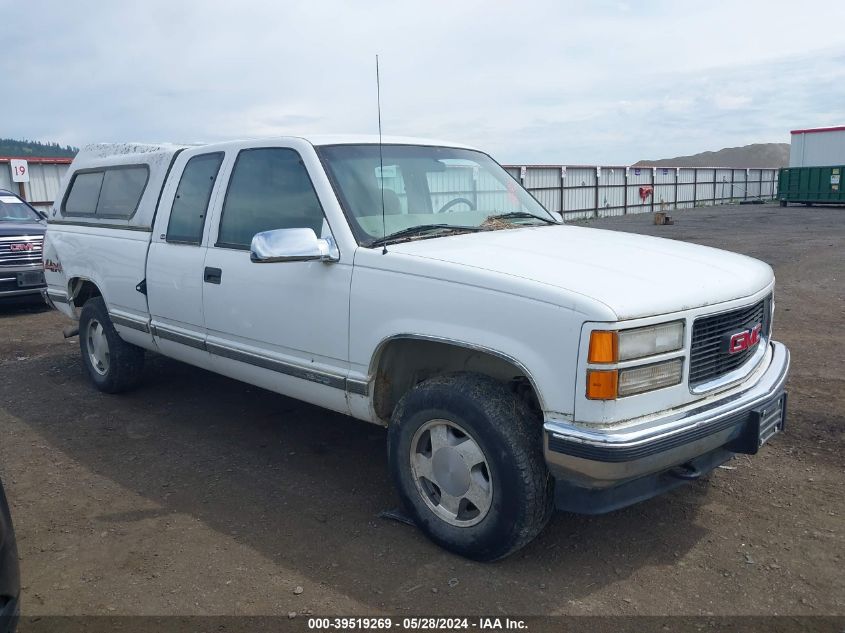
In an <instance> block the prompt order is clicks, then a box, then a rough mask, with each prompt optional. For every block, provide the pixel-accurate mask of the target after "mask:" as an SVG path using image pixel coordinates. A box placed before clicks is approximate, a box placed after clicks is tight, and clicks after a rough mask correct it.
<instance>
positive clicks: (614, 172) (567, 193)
mask: <svg viewBox="0 0 845 633" xmlns="http://www.w3.org/2000/svg"><path fill="white" fill-rule="evenodd" d="M505 169H507V170H508V172H510V174H511V175H512V176H513V177H514V178H516V179H517V180H519V181H520V182H521V183H522V185H523V186H524V187H525V188H526V189H528V191H530V192H531V194H532V195H533V196H534V197H535V198H537V200H538V201H539V202H540V203H541V204H542V205H543V206H544V207H546V208H547V209H549V210H550V211H556V212H558V213H561V214H563V217H564V219H566V220H579V219H585V218H593V217H609V216H618V215H626V214H629V213H650V212H654V211H669V210H673V209H689V208H692V207H700V206H707V205H714V204H731V203H737V202H740V201H743V200H753V199H757V198H762V199H773V198H774V197H775V196H776V195H777V178H778V169H777V168H772V169H731V168H721V167H624V166H595V165H590V166H587V165H507V166H505Z"/></svg>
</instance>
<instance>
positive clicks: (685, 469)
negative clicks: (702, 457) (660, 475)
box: [669, 462, 704, 480]
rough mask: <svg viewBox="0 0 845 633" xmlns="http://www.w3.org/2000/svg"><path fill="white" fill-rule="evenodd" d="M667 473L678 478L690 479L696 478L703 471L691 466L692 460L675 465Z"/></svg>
mask: <svg viewBox="0 0 845 633" xmlns="http://www.w3.org/2000/svg"><path fill="white" fill-rule="evenodd" d="M669 474H670V475H672V477H677V478H678V479H686V480H692V479H698V478H699V477H701V476H702V475H703V474H704V473H703V472H701V471H700V470H698V468H696V467H695V466H693V464H692V462H687V463H686V464H681V465H680V466H675V467H674V468H673V469H672V470H670V471H669Z"/></svg>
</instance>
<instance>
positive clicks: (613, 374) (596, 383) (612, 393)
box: [587, 369, 619, 400]
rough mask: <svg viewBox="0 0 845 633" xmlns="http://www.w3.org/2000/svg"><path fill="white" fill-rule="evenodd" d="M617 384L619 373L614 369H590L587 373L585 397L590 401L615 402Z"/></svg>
mask: <svg viewBox="0 0 845 633" xmlns="http://www.w3.org/2000/svg"><path fill="white" fill-rule="evenodd" d="M618 382H619V372H618V371H617V370H616V369H613V370H610V371H605V370H598V369H591V370H589V371H588V372H587V397H588V398H589V399H590V400H615V399H616V389H617V384H618Z"/></svg>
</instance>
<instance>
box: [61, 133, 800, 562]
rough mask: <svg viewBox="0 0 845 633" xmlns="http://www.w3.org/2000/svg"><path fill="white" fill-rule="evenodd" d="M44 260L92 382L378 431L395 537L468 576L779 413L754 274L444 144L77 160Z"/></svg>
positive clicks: (121, 152) (170, 151) (761, 292)
mask: <svg viewBox="0 0 845 633" xmlns="http://www.w3.org/2000/svg"><path fill="white" fill-rule="evenodd" d="M44 260H45V269H46V271H47V272H46V277H47V284H48V289H47V291H46V296H47V297H48V300H49V301H50V302H51V303H52V304H53V305H54V306H55V307H56V308H57V309H59V310H61V311H62V312H64V313H65V314H66V315H68V316H69V317H72V318H74V319H78V320H79V332H80V349H81V352H82V358H83V361H84V364H85V366H86V368H87V372H88V374H89V375H90V377H91V380H92V381H93V383H94V385H95V386H96V387H97V388H99V389H100V390H102V391H106V392H110V393H111V392H118V391H122V390H125V389H128V388H130V387H133V386H135V385H136V384H137V383H138V382H139V380H140V379H141V376H142V368H143V364H144V354H145V352H146V351H152V352H157V353H160V354H164V355H166V356H170V357H172V358H175V359H178V360H181V361H185V362H188V363H191V364H193V365H197V366H199V367H203V368H206V369H209V370H211V371H215V372H218V373H221V374H224V375H227V376H231V377H233V378H236V379H238V380H242V381H244V382H247V383H250V384H253V385H257V386H260V387H264V388H266V389H270V390H272V391H276V392H278V393H281V394H285V395H287V396H291V397H294V398H298V399H301V400H305V401H307V402H311V403H314V404H318V405H321V406H323V407H326V408H328V409H332V410H335V411H339V412H342V413H345V414H348V415H351V416H354V417H356V418H359V419H362V420H367V421H369V422H373V423H375V424H381V425H384V426H387V427H388V456H389V464H390V470H391V473H392V476H393V479H394V481H395V484H396V487H397V489H398V491H399V494H400V496H401V498H402V501H403V502H404V504H405V506H406V507H407V509H408V511H409V512H410V514H411V516H412V517H413V519H414V521H415V522H416V524H417V525H418V526H419V527H420V528H421V529H422V530H423V531H424V532H425V533H426V534H428V536H429V537H431V538H432V539H433V540H434V541H436V542H437V543H439V544H440V545H442V546H444V547H446V548H448V549H450V550H453V551H455V552H458V553H460V554H463V555H466V556H469V557H472V558H476V559H480V560H492V559H496V558H500V557H503V556H506V555H507V554H509V553H511V552H513V551H515V550H516V549H518V548H520V547H522V546H523V545H525V544H526V543H528V542H529V541H531V539H533V538H534V537H535V536H536V535H537V534H538V533H539V532H540V530H541V529H542V528H543V526H544V525H545V523H546V522H547V520H548V518H549V516H550V514H551V510H552V508H553V506H554V505H557V507H558V508H563V509H566V510H570V511H577V512H588V513H598V512H606V511H609V510H612V509H615V508H619V507H622V506H625V505H628V504H630V503H633V502H635V501H639V500H641V499H645V498H647V497H651V496H653V495H655V494H657V493H660V492H663V491H665V490H668V489H670V488H673V487H675V486H677V485H680V484H681V483H683V482H684V481H686V480H689V479H693V478H697V477H699V476H701V475H702V474H704V473H707V472H708V471H710V470H712V469H713V468H715V467H716V466H717V465H718V464H721V463H722V462H724V461H725V460H727V459H729V458H730V457H731V455H732V454H733V453H736V452H742V453H755V452H757V450H758V448H759V447H760V446H761V445H762V444H763V442H765V441H766V440H767V439H768V438H769V437H770V436H771V435H773V434H774V433H775V432H777V431H778V430H780V429H781V428H782V426H783V423H784V419H785V418H784V411H785V403H786V395H785V393H784V382H785V380H786V375H787V370H788V365H789V353H788V351H787V349H786V348H785V347H784V346H783V345H781V344H779V343H776V342H774V341H772V340H771V338H770V332H771V324H772V309H773V301H772V292H773V288H774V276H773V274H772V270H771V268H769V266H767V265H766V264H763V263H761V262H759V261H756V260H753V259H750V258H748V257H744V256H741V255H735V254H733V253H728V252H724V251H719V250H715V249H711V248H705V247H702V246H695V245H692V244H686V243H682V242H676V241H669V240H663V239H657V238H650V237H642V236H636V235H629V234H624V233H617V232H608V231H600V230H595V229H589V228H580V227H574V226H564V225H563V224H562V223H561V222H560V221H559V219H558V218H557V217H554V216H553V215H552V214H551V213H549V212H548V211H546V210H545V209H544V208H543V207H542V206H541V205H540V204H539V203H538V202H537V201H536V200H535V199H534V198H533V197H532V196H531V195H530V194H528V193H527V192H526V191H525V190H524V189H523V188H522V187H521V186H520V184H519V183H518V182H516V181H515V180H514V179H513V178H511V176H509V175H508V174H507V173H506V172H505V171H504V170H503V169H502V168H501V167H500V166H499V165H498V164H497V163H496V162H495V161H494V160H493V159H491V158H490V157H489V156H487V155H486V154H484V153H482V152H480V151H478V150H475V149H472V148H469V147H466V146H463V145H457V144H453V143H441V142H431V141H420V140H414V139H386V140H385V142H384V145H383V146H382V147H380V146H379V144H378V142H377V139H373V138H370V137H363V138H362V137H331V138H275V139H268V140H262V141H244V142H230V143H221V144H215V145H203V146H192V147H183V146H171V145H149V146H148V145H97V146H92V147H89V148H86V149H85V150H83V151H82V152H80V153H79V155H78V156H77V157H76V159H75V160H74V162H73V165H72V166H71V168H70V169H69V170H68V172H67V175H66V177H65V181H64V184H63V189H62V194H61V196H60V197H59V199H58V201H57V202H56V204H55V206H54V208H53V209H52V211H51V215H50V223H49V228H48V231H47V237H46V240H45V245H44ZM353 467H354V466H353Z"/></svg>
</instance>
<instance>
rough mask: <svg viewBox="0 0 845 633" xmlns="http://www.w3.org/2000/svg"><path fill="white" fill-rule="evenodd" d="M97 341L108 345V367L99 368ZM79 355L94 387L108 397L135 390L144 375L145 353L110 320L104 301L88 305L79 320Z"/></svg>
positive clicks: (86, 303)
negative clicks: (129, 341) (130, 341)
mask: <svg viewBox="0 0 845 633" xmlns="http://www.w3.org/2000/svg"><path fill="white" fill-rule="evenodd" d="M94 337H96V338H97V339H98V340H104V341H105V343H106V344H107V348H106V350H105V354H104V355H105V356H106V357H107V362H106V363H101V364H99V365H98V366H95V359H94V358H93V357H92V349H93V347H92V345H93V343H92V341H93V339H94ZM79 351H80V353H81V354H82V364H83V365H85V371H86V373H87V374H88V377H89V378H90V379H91V382H92V383H94V386H95V387H96V388H97V389H99V390H100V391H103V392H105V393H120V392H122V391H127V390H129V389H131V388H133V387H135V386H136V385H137V384H138V383H139V382H140V380H141V376H142V374H143V371H144V350H143V349H141V348H140V347H137V346H136V345H132V344H130V343H127V342H126V341H124V340H123V339H122V338H120V335H118V333H117V331H116V330H115V329H114V325H113V324H112V322H111V319H110V318H109V311H108V310H107V309H106V303H105V301H103V298H102V297H94V298H92V299H89V300H88V301H86V302H85V305H84V306H83V307H82V312H81V314H80V316H79Z"/></svg>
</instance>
